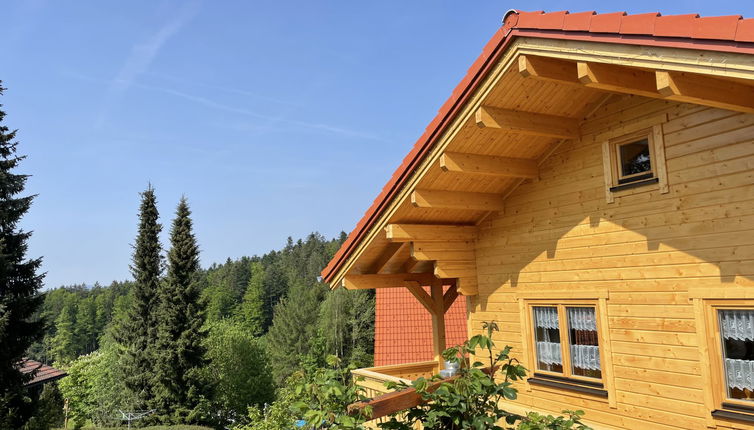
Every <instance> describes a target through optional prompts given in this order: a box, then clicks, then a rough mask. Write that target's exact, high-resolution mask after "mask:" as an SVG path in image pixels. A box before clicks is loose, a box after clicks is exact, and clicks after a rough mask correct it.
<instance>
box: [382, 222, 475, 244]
mask: <svg viewBox="0 0 754 430" xmlns="http://www.w3.org/2000/svg"><path fill="white" fill-rule="evenodd" d="M385 235H386V236H387V239H388V240H390V241H393V242H412V241H422V242H452V241H471V240H476V237H477V227H476V226H473V225H472V226H469V225H435V224H388V225H387V227H385Z"/></svg>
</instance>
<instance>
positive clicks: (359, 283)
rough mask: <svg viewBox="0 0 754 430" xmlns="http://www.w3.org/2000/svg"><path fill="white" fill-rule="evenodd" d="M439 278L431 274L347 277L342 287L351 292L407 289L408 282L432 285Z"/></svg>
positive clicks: (344, 278)
mask: <svg viewBox="0 0 754 430" xmlns="http://www.w3.org/2000/svg"><path fill="white" fill-rule="evenodd" d="M436 280H437V278H436V277H435V276H434V275H433V274H431V273H396V274H390V275H376V274H369V275H346V276H345V277H343V281H341V286H342V287H344V288H346V289H349V290H369V289H373V288H395V287H405V286H406V283H407V282H416V283H418V284H419V285H431V284H432V283H433V282H435V281H436Z"/></svg>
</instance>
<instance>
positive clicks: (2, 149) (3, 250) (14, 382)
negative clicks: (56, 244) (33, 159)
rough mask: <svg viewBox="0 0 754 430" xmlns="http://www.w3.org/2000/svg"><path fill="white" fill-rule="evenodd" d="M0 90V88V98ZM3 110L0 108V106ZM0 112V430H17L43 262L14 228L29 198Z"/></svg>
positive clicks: (37, 332)
mask: <svg viewBox="0 0 754 430" xmlns="http://www.w3.org/2000/svg"><path fill="white" fill-rule="evenodd" d="M3 90H4V88H3V87H2V82H0V95H2V93H3ZM0 108H2V105H0ZM4 118H5V112H3V111H2V109H0V428H22V427H23V425H24V423H25V422H26V421H27V419H28V417H29V415H30V414H31V412H32V405H31V404H30V403H28V401H27V400H26V396H25V389H24V382H26V381H27V380H28V378H29V375H22V374H21V372H19V364H20V363H21V360H22V359H23V356H24V354H25V353H26V350H27V349H28V348H29V346H31V344H32V343H34V342H35V341H37V340H40V339H41V338H42V335H43V332H44V326H45V324H44V321H41V320H36V321H34V320H32V316H33V315H34V313H35V311H36V310H37V308H39V306H40V305H41V304H42V301H43V297H42V296H41V295H39V289H40V287H41V286H42V278H43V277H44V275H43V274H38V273H37V270H38V269H39V266H40V264H41V263H42V260H41V259H39V258H37V259H27V257H26V251H27V248H28V243H27V242H28V240H29V238H30V237H31V233H30V232H25V231H23V230H21V229H20V228H18V222H19V221H20V220H21V217H22V216H23V215H24V214H25V213H26V212H27V211H28V210H29V207H30V206H31V203H32V200H33V199H34V196H19V194H21V193H22V192H23V191H24V186H25V184H26V179H27V177H28V176H27V175H23V174H18V173H13V171H14V170H15V168H16V167H17V166H18V164H19V162H20V161H21V160H23V159H24V157H23V156H19V155H17V154H16V147H17V145H18V142H16V141H15V138H16V131H15V130H13V131H11V130H10V129H9V128H8V127H7V126H5V125H3V120H4Z"/></svg>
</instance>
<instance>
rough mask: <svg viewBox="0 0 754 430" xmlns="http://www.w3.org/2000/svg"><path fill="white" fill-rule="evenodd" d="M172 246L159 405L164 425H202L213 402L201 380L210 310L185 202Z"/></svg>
mask: <svg viewBox="0 0 754 430" xmlns="http://www.w3.org/2000/svg"><path fill="white" fill-rule="evenodd" d="M170 244H171V247H170V251H169V252H168V274H167V278H166V279H165V281H164V282H163V283H162V284H161V285H160V290H159V297H158V299H159V306H158V309H157V316H158V319H159V325H158V336H157V346H156V348H155V356H154V359H155V379H154V387H155V388H154V395H155V399H154V406H155V408H156V409H157V410H158V413H159V414H160V417H161V421H163V422H172V423H191V422H199V421H201V420H202V416H201V412H202V411H201V410H200V409H201V408H200V407H201V406H202V404H203V403H202V402H203V401H204V400H206V399H207V398H208V397H209V392H208V391H209V390H208V387H209V384H207V383H206V382H205V381H202V380H201V373H202V372H201V369H202V368H203V367H205V366H206V365H207V359H206V357H205V355H206V350H205V347H204V339H205V338H206V332H205V331H204V330H203V329H202V327H203V325H204V313H205V310H204V307H203V304H202V301H201V300H200V291H199V288H198V285H197V277H198V276H197V275H198V271H199V247H198V246H197V243H196V237H195V236H194V233H193V226H192V221H191V210H190V209H189V206H188V203H187V202H186V199H185V198H181V201H180V203H179V204H178V209H177V210H176V216H175V219H174V220H173V225H172V227H171V229H170Z"/></svg>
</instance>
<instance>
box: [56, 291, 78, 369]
mask: <svg viewBox="0 0 754 430" xmlns="http://www.w3.org/2000/svg"><path fill="white" fill-rule="evenodd" d="M74 306H75V305H74V304H73V303H66V305H65V306H64V307H63V310H62V311H61V312H60V315H58V318H57V319H56V320H55V337H53V338H52V351H50V352H51V353H52V356H53V357H54V358H55V361H56V362H58V363H60V364H68V363H70V362H71V361H73V359H75V358H76V355H77V354H76V352H77V348H76V310H75V308H74Z"/></svg>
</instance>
